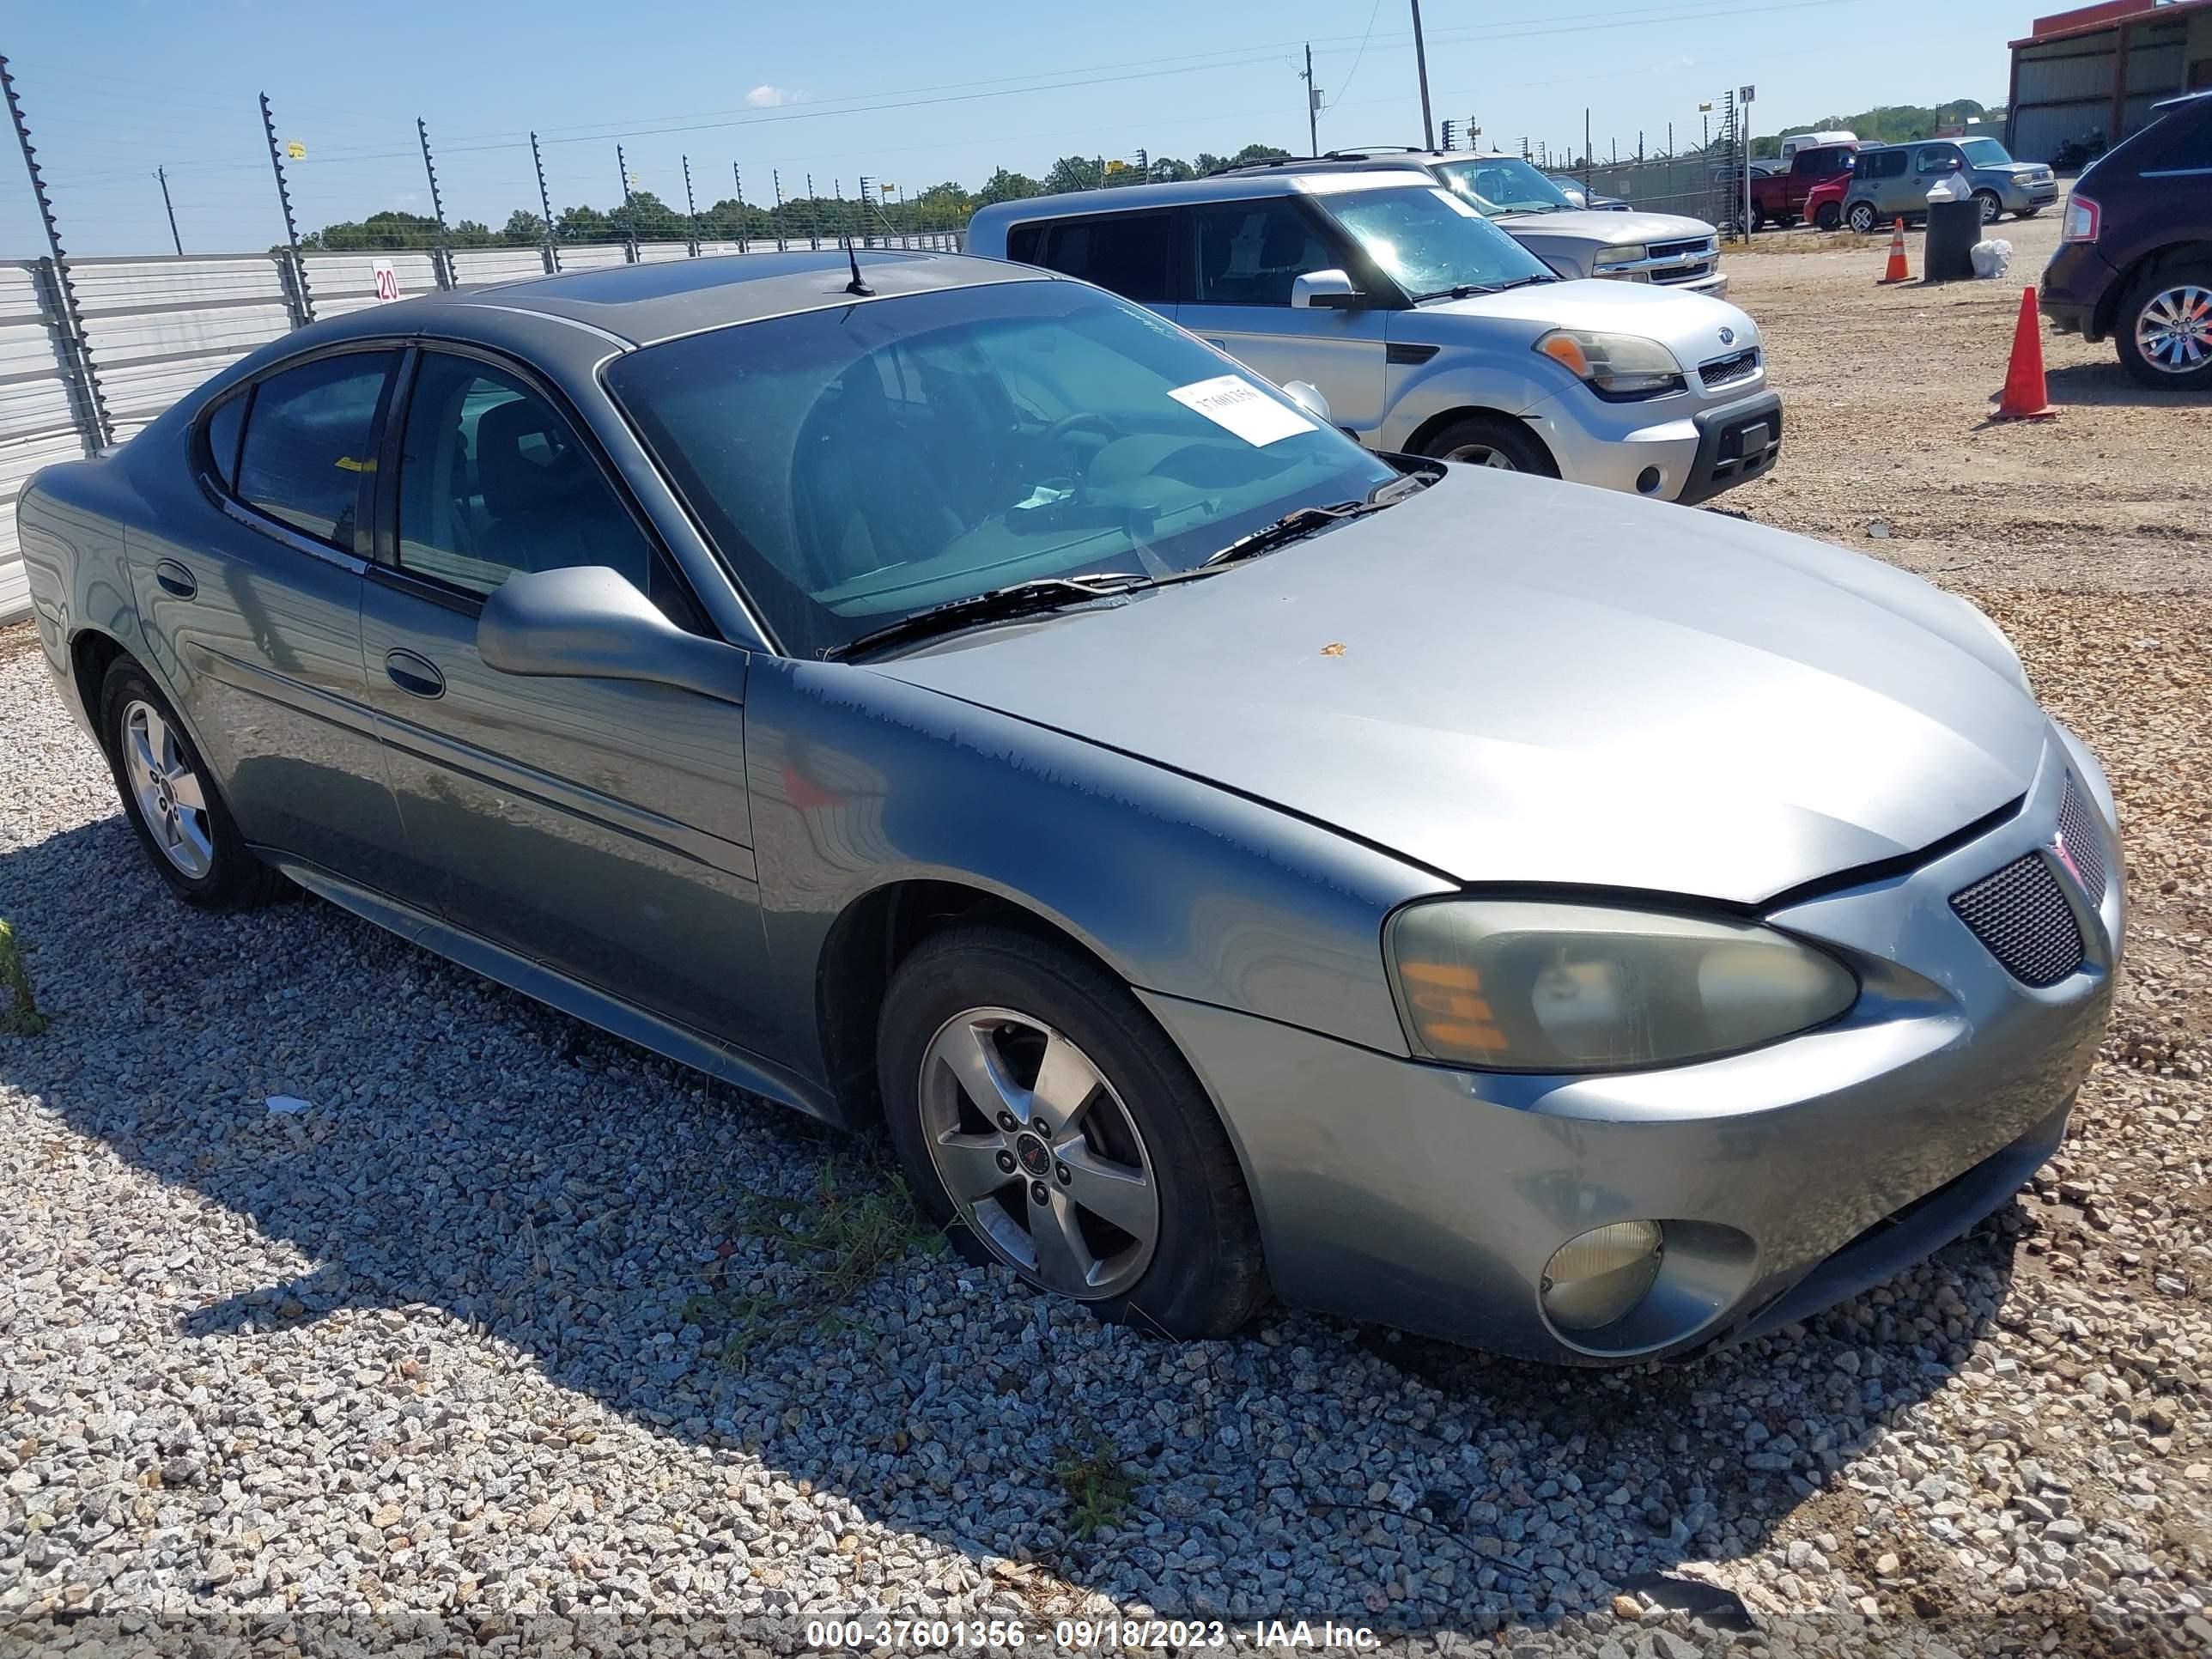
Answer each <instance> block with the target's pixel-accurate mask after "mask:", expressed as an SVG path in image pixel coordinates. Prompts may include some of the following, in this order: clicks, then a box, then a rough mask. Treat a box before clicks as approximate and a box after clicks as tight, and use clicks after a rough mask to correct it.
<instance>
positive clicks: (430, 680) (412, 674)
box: [384, 651, 446, 697]
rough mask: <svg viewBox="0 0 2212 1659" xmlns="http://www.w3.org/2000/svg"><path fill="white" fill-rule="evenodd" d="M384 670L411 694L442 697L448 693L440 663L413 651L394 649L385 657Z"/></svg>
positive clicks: (400, 687)
mask: <svg viewBox="0 0 2212 1659" xmlns="http://www.w3.org/2000/svg"><path fill="white" fill-rule="evenodd" d="M384 671H385V672H386V674H387V675H389V676H390V677H391V678H392V684H394V685H396V686H398V688H399V689H400V690H402V691H404V692H406V693H407V694H408V695H409V696H416V697H442V696H445V695H446V677H445V676H444V675H443V674H441V673H440V672H439V671H438V665H436V664H435V663H434V662H431V661H429V660H428V659H427V658H422V657H418V656H416V654H415V653H413V652H412V651H394V652H392V653H389V654H387V655H386V657H385V659H384Z"/></svg>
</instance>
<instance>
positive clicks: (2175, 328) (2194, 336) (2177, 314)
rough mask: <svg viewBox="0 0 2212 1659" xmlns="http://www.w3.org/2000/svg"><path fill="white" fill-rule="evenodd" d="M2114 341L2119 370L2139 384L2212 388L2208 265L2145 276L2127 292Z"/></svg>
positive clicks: (2198, 263) (2179, 388)
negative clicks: (2123, 370) (2131, 376)
mask: <svg viewBox="0 0 2212 1659" xmlns="http://www.w3.org/2000/svg"><path fill="white" fill-rule="evenodd" d="M2112 336H2113V341H2114V343H2115V344H2117V345H2118V348H2119V353H2120V366H2121V367H2122V368H2125V369H2126V370H2127V372H2128V373H2129V374H2131V375H2133V376H2134V377H2135V378H2136V380H2140V381H2141V382H2142V384H2143V385H2145V386H2156V387H2158V388H2159V389H2160V390H2162V391H2167V392H2185V391H2187V392H2195V391H2203V390H2207V389H2212V264H2207V263H2203V262H2201V261H2192V262H2191V263H2189V264H2177V265H2169V266H2167V267H2166V269H2164V270H2154V271H2150V272H2148V273H2147V274H2146V275H2145V276H2142V278H2141V279H2140V280H2138V281H2137V282H2136V284H2135V286H2134V287H2133V288H2131V289H2129V290H2128V297H2127V299H2126V300H2125V301H2123V302H2122V304H2121V307H2120V314H2119V319H2118V325H2116V326H2115V327H2114V328H2113V330H2112Z"/></svg>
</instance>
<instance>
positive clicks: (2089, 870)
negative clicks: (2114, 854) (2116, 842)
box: [2058, 773, 2105, 906]
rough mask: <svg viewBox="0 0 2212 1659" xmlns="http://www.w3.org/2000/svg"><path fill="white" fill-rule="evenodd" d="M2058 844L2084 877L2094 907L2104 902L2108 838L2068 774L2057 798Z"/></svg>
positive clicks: (2086, 800) (2090, 806)
mask: <svg viewBox="0 0 2212 1659" xmlns="http://www.w3.org/2000/svg"><path fill="white" fill-rule="evenodd" d="M2058 842H2059V845H2060V847H2061V848H2063V849H2064V850H2063V853H2062V854H2061V856H2062V857H2064V858H2066V859H2068V860H2071V861H2072V863H2073V866H2074V873H2075V874H2076V875H2078V876H2079V877H2081V890H2082V891H2083V892H2084V893H2086V894H2087V895H2088V896H2089V902H2090V904H2091V905H2092V906H2096V905H2100V904H2102V903H2103V902H2105V837H2104V836H2103V835H2102V834H2100V832H2099V830H2098V828H2097V817H2096V809H2095V808H2094V807H2093V806H2092V805H2090V804H2089V801H2088V799H2087V797H2086V796H2085V795H2084V794H2083V793H2081V786H2080V785H2079V784H2077V783H2076V782H2075V781H2074V778H2073V775H2072V774H2070V773H2069V774H2068V775H2067V779H2066V789H2065V793H2063V794H2061V795H2060V796H2059V798H2058Z"/></svg>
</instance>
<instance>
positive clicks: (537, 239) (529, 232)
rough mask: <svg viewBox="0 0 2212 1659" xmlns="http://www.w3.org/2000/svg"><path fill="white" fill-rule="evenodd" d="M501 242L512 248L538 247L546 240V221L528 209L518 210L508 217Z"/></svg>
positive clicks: (500, 235)
mask: <svg viewBox="0 0 2212 1659" xmlns="http://www.w3.org/2000/svg"><path fill="white" fill-rule="evenodd" d="M499 240H501V241H502V242H505V243H507V245H508V246H512V247H536V246H538V244H539V243H541V242H543V241H544V240H545V221H544V220H543V219H541V218H540V217H538V215H536V214H534V213H532V211H531V210H529V209H528V208H517V209H515V210H514V211H513V212H512V213H510V214H508V215H507V224H506V225H505V227H504V228H502V229H501V231H500V233H499Z"/></svg>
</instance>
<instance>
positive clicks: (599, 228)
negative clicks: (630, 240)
mask: <svg viewBox="0 0 2212 1659" xmlns="http://www.w3.org/2000/svg"><path fill="white" fill-rule="evenodd" d="M553 230H554V234H555V235H556V236H557V237H558V238H559V239H560V240H562V241H564V242H619V241H620V240H622V239H623V233H622V232H621V230H620V229H619V228H617V227H616V225H615V222H614V221H613V220H611V219H610V218H609V217H608V216H606V215H605V214H604V213H602V212H600V211H599V209H597V208H595V207H583V206H578V207H572V208H562V210H561V216H560V217H559V218H558V219H556V220H555V221H554V223H553Z"/></svg>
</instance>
